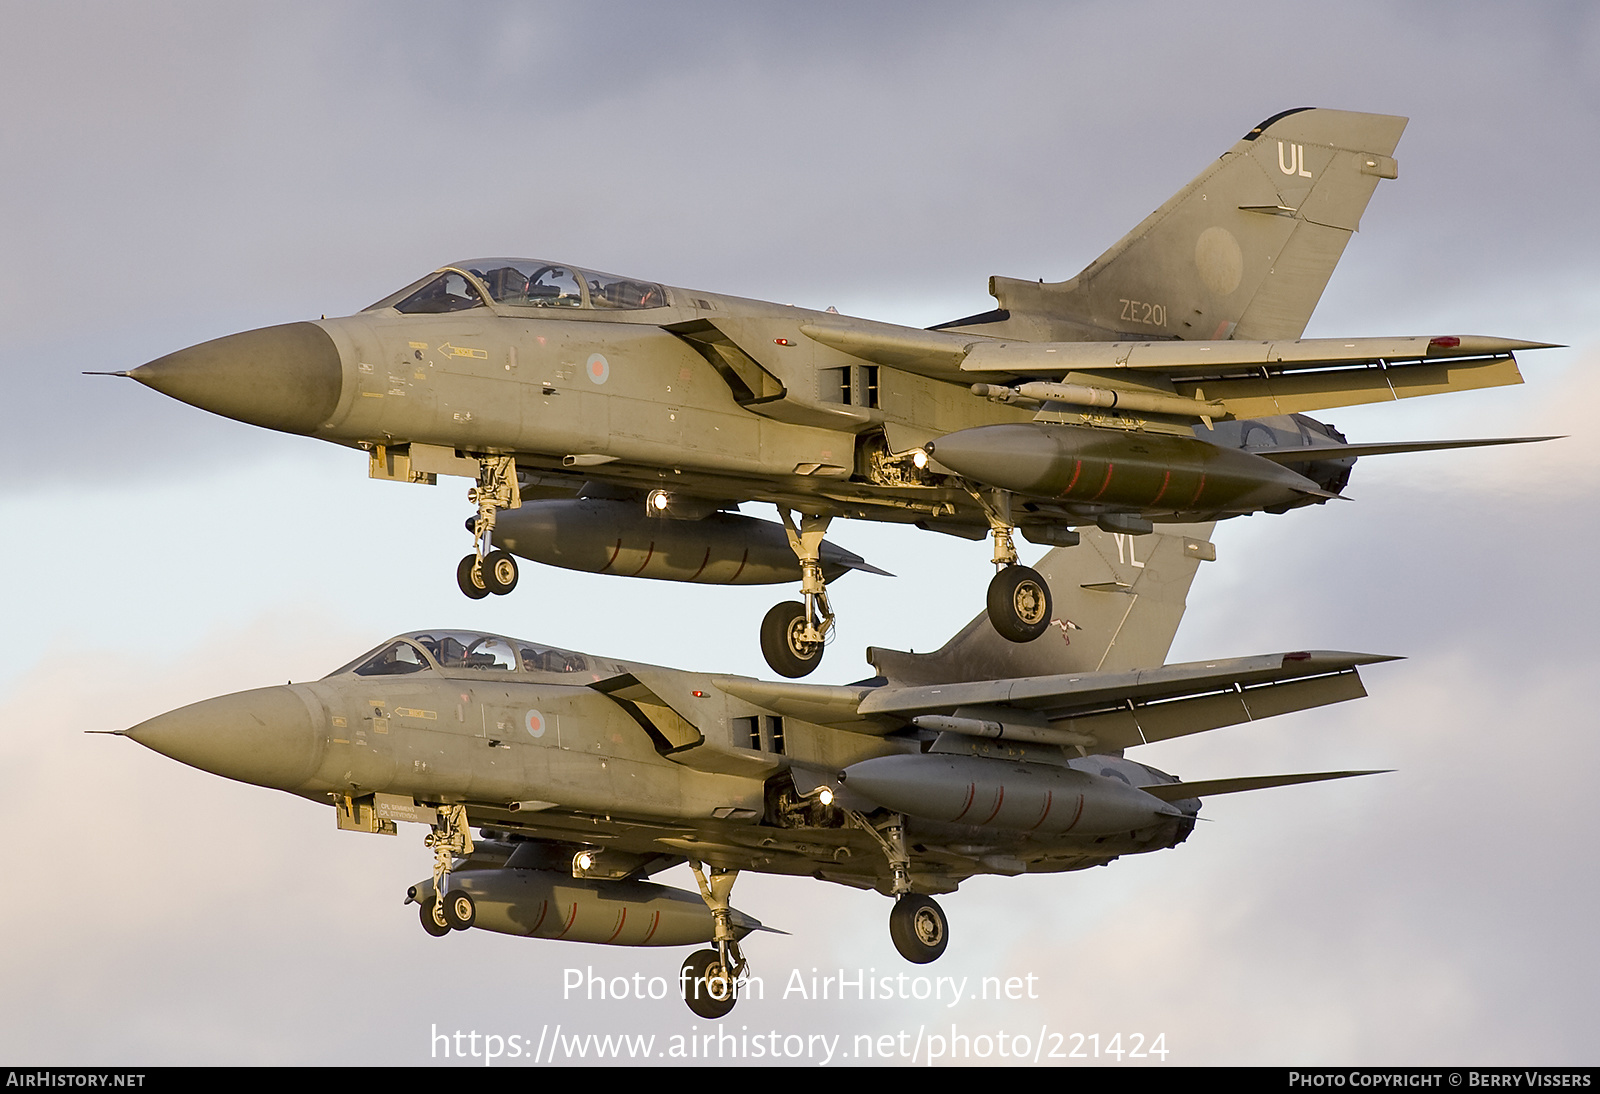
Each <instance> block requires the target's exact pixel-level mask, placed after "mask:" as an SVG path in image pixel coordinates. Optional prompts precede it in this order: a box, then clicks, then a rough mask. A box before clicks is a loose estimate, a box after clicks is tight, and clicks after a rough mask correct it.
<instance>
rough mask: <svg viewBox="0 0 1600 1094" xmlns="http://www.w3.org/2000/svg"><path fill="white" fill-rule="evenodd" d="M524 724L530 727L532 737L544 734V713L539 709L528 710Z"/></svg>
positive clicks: (529, 733) (529, 731) (529, 732)
mask: <svg viewBox="0 0 1600 1094" xmlns="http://www.w3.org/2000/svg"><path fill="white" fill-rule="evenodd" d="M523 725H525V726H527V727H528V735H529V736H530V737H543V736H544V715H543V714H540V713H539V712H538V711H537V710H530V711H528V717H527V718H526V719H524V720H523Z"/></svg>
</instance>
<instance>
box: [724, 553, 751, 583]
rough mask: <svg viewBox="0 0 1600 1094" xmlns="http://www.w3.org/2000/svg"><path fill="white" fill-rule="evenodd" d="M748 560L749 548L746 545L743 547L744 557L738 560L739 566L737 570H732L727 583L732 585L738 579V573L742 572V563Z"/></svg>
mask: <svg viewBox="0 0 1600 1094" xmlns="http://www.w3.org/2000/svg"><path fill="white" fill-rule="evenodd" d="M749 561H750V548H748V547H746V548H745V549H744V557H743V558H741V559H740V560H739V568H738V569H737V570H735V571H733V576H732V577H730V578H729V579H728V584H729V585H732V584H733V583H734V582H735V581H738V580H739V575H740V574H742V573H744V564H745V563H746V562H749Z"/></svg>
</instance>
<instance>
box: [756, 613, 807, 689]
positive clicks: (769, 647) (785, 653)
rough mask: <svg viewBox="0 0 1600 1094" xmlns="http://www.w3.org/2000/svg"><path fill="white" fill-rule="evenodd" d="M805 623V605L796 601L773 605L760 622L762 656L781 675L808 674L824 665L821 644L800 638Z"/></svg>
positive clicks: (790, 676)
mask: <svg viewBox="0 0 1600 1094" xmlns="http://www.w3.org/2000/svg"><path fill="white" fill-rule="evenodd" d="M805 625H806V606H805V605H804V604H798V603H794V602H790V603H788V604H777V605H774V606H773V609H772V610H771V611H770V612H768V613H767V616H766V618H765V619H763V620H762V621H761V655H762V656H763V657H765V658H766V659H767V664H769V665H771V666H772V671H773V672H775V673H777V674H778V675H779V676H787V677H788V678H789V679H791V680H794V679H796V678H798V677H801V676H809V675H810V674H811V673H813V672H815V671H816V669H817V666H818V665H820V664H822V643H821V642H801V641H800V640H799V638H798V637H797V635H798V634H799V633H800V631H801V630H802V629H803V628H804V627H805Z"/></svg>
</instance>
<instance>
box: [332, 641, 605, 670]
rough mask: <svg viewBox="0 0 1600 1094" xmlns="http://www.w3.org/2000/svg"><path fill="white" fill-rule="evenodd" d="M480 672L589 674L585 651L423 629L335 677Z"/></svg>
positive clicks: (363, 659)
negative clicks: (353, 674)
mask: <svg viewBox="0 0 1600 1094" xmlns="http://www.w3.org/2000/svg"><path fill="white" fill-rule="evenodd" d="M441 669H442V670H444V671H446V672H451V673H456V672H462V671H467V672H481V673H483V674H484V675H485V676H510V675H512V674H515V673H519V672H520V673H539V674H541V675H549V674H551V673H578V672H588V671H589V659H588V658H587V657H585V656H584V655H583V654H581V653H572V652H570V651H568V650H559V649H556V648H555V647H553V646H540V645H537V644H535V643H533V642H523V641H520V640H518V639H514V638H502V637H501V636H500V635H497V634H480V633H477V632H475V631H419V632H418V633H416V634H408V635H405V636H404V637H402V638H396V639H394V640H393V641H390V642H386V643H384V644H383V645H382V646H380V647H378V648H377V649H375V650H372V651H371V652H369V653H364V654H362V655H361V656H360V657H358V658H356V659H355V660H354V661H352V662H350V663H349V664H348V665H345V666H344V667H343V668H340V669H337V670H335V671H334V672H332V673H329V675H330V676H341V675H343V674H344V673H347V672H353V673H355V674H356V675H357V676H409V675H410V674H412V673H417V672H433V671H436V670H441Z"/></svg>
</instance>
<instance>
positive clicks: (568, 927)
mask: <svg viewBox="0 0 1600 1094" xmlns="http://www.w3.org/2000/svg"><path fill="white" fill-rule="evenodd" d="M577 918H578V902H577V901H576V900H574V901H573V902H572V914H571V915H569V916H567V923H566V926H564V927H562V928H561V931H560V933H559V934H557V935H556V937H557V938H560V937H561V935H564V934H566V933H567V932H568V931H570V930H572V924H573V922H574V921H575V920H576V919H577Z"/></svg>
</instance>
